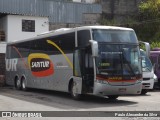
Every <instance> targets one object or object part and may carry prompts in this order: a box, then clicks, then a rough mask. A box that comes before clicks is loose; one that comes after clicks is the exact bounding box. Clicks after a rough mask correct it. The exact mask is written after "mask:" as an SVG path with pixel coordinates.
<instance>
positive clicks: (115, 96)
mask: <svg viewBox="0 0 160 120" xmlns="http://www.w3.org/2000/svg"><path fill="white" fill-rule="evenodd" d="M118 97H119V96H118V95H108V98H109V99H110V100H115V99H117V98H118Z"/></svg>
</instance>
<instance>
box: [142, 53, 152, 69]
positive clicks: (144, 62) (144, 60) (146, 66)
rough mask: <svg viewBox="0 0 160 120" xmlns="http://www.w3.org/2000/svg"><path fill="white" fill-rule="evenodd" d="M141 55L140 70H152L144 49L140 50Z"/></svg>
mask: <svg viewBox="0 0 160 120" xmlns="http://www.w3.org/2000/svg"><path fill="white" fill-rule="evenodd" d="M140 53H141V56H142V71H143V72H151V71H152V63H151V61H150V59H149V58H148V57H147V55H146V54H145V52H144V51H140Z"/></svg>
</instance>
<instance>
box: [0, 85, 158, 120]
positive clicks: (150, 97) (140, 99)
mask: <svg viewBox="0 0 160 120" xmlns="http://www.w3.org/2000/svg"><path fill="white" fill-rule="evenodd" d="M0 111H88V112H89V111H99V112H107V111H108V112H109V111H125V112H126V111H160V91H159V90H156V91H152V92H148V93H147V94H146V95H134V96H121V97H119V98H118V99H117V100H109V99H108V98H100V97H94V96H84V100H82V101H76V100H73V99H72V98H71V96H70V95H69V94H68V93H63V92H56V91H46V90H37V89H30V90H29V91H27V92H25V91H18V90H15V89H14V88H12V87H3V88H0ZM61 113H62V112H60V114H61ZM62 114H65V113H62ZM69 114H71V115H72V114H73V116H74V114H76V113H74V112H73V113H72V112H71V113H69ZM89 114H93V115H94V116H96V112H95V113H94V112H93V113H89ZM64 117H65V115H64ZM84 118H85V119H87V120H91V119H92V118H91V117H83V119H84ZM0 119H5V120H10V118H0ZM12 119H15V120H17V118H12ZM19 119H20V118H19ZM36 119H38V120H39V119H40V120H41V119H42V118H36ZM43 119H44V118H43ZM43 119H42V120H43ZM46 119H53V118H46ZM58 119H65V120H66V118H63V117H58V118H56V120H58ZM67 119H71V118H70V117H67ZM72 119H74V120H82V118H79V117H77V118H72ZM93 119H97V118H95V117H93ZM100 119H104V120H108V119H111V120H117V119H119V118H113V117H111V118H110V117H100ZM121 119H123V120H128V119H130V120H134V119H135V120H137V118H133V117H132V118H126V117H121ZM138 119H140V118H138ZM143 119H144V118H142V119H141V120H143ZM151 119H152V120H160V118H158V117H153V118H146V119H145V120H151ZM20 120H21V119H20Z"/></svg>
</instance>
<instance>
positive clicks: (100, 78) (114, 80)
mask: <svg viewBox="0 0 160 120" xmlns="http://www.w3.org/2000/svg"><path fill="white" fill-rule="evenodd" d="M96 79H98V80H104V81H107V82H136V81H137V80H139V79H134V80H132V79H131V80H116V79H113V80H109V79H106V78H102V77H96Z"/></svg>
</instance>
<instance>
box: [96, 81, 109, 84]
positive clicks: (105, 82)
mask: <svg viewBox="0 0 160 120" xmlns="http://www.w3.org/2000/svg"><path fill="white" fill-rule="evenodd" d="M97 82H98V83H101V84H108V82H107V81H106V80H97Z"/></svg>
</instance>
